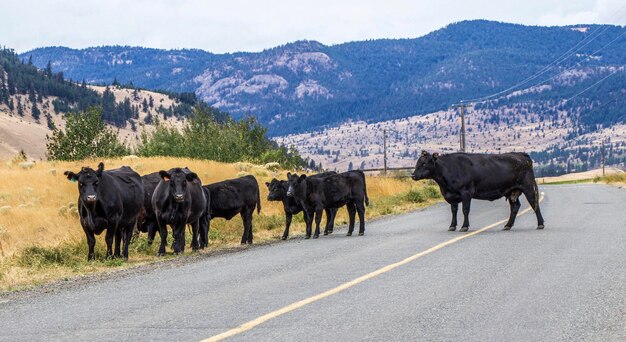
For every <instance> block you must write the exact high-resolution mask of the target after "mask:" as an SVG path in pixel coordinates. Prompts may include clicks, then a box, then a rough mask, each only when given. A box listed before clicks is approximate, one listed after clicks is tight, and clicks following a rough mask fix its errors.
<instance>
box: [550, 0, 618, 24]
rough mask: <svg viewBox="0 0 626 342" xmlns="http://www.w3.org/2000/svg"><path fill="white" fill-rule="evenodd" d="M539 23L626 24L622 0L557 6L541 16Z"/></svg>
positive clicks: (600, 0)
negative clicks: (585, 4)
mask: <svg viewBox="0 0 626 342" xmlns="http://www.w3.org/2000/svg"><path fill="white" fill-rule="evenodd" d="M539 23H540V24H541V25H575V24H597V23H602V24H614V25H622V26H623V25H626V3H624V1H623V0H596V1H592V2H591V4H590V5H589V4H588V5H587V6H569V7H566V6H558V7H556V8H554V9H553V10H552V11H550V12H548V13H546V14H544V15H542V16H541V18H540V20H539Z"/></svg>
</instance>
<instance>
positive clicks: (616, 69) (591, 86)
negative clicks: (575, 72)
mask: <svg viewBox="0 0 626 342" xmlns="http://www.w3.org/2000/svg"><path fill="white" fill-rule="evenodd" d="M624 67H626V64H624V65H622V66H620V67H618V68H615V70H614V71H613V72H612V73H610V74H608V75H606V76H605V77H603V78H601V79H600V80H599V81H598V82H596V83H594V84H592V85H590V86H589V87H587V88H585V89H584V90H583V91H581V92H579V93H578V94H576V95H574V96H572V97H570V98H569V99H567V100H565V103H567V102H569V101H570V100H572V99H574V98H576V97H578V96H580V95H582V94H584V93H585V92H587V91H588V90H589V89H591V88H593V87H595V86H596V85H598V84H600V83H602V82H604V80H606V79H607V78H609V77H611V76H613V75H615V74H616V73H617V72H618V71H621V70H624Z"/></svg>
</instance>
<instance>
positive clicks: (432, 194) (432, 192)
mask: <svg viewBox="0 0 626 342" xmlns="http://www.w3.org/2000/svg"><path fill="white" fill-rule="evenodd" d="M424 194H426V197H428V198H440V197H441V193H440V192H439V189H438V188H437V187H435V186H432V185H428V186H426V187H425V188H424Z"/></svg>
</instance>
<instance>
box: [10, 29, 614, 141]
mask: <svg viewBox="0 0 626 342" xmlns="http://www.w3.org/2000/svg"><path fill="white" fill-rule="evenodd" d="M589 38H593V39H589ZM585 39H587V40H585ZM581 41H582V42H585V44H579V45H578V46H577V44H578V43H580V42H581ZM574 46H577V47H579V49H577V50H576V53H575V54H571V56H569V58H567V59H563V60H562V61H560V62H559V63H558V64H556V65H553V68H550V69H548V70H546V72H544V73H543V74H542V75H541V76H540V77H536V78H534V79H532V81H530V82H526V83H525V84H523V85H521V86H520V87H518V88H517V90H519V91H521V92H519V93H517V94H514V96H509V97H503V98H500V99H499V102H498V103H495V104H487V106H495V107H499V106H501V105H503V104H504V105H509V104H513V103H519V102H527V101H536V100H538V101H542V102H544V103H553V104H556V105H557V106H558V107H559V108H560V109H562V110H566V111H571V112H577V113H580V122H581V124H582V125H586V126H587V129H594V127H593V126H594V125H596V124H602V125H605V126H606V125H610V124H611V123H614V122H622V121H623V120H624V117H623V115H622V114H621V113H620V112H619V110H618V109H619V108H622V107H624V105H626V102H625V101H626V100H624V97H623V96H620V94H622V93H623V92H624V90H625V89H626V87H625V86H624V78H625V76H624V72H623V66H624V64H626V28H623V27H619V26H608V25H603V26H598V25H577V26H566V27H536V26H523V25H516V24H505V23H499V22H492V21H484V20H475V21H464V22H460V23H454V24H450V25H448V26H446V27H444V28H442V29H440V30H437V31H434V32H432V33H430V34H428V35H425V36H423V37H420V38H415V39H382V40H371V41H362V42H351V43H345V44H339V45H334V46H326V45H323V44H320V43H318V42H315V41H299V42H295V43H291V44H286V45H282V46H278V47H275V48H272V49H268V50H265V51H262V52H259V53H233V54H221V55H218V54H211V53H208V52H204V51H200V50H156V49H146V48H135V47H121V46H112V47H96V48H88V49H83V50H73V49H67V48H60V47H53V48H41V49H36V50H33V51H30V52H26V53H24V54H22V55H21V57H22V58H24V59H27V58H29V57H30V56H32V58H33V63H34V64H35V65H37V66H40V67H42V68H44V67H45V66H46V64H47V63H48V61H51V66H52V69H53V70H54V71H63V72H64V73H65V74H66V75H69V76H70V77H71V78H74V79H80V80H82V79H85V80H86V81H87V82H88V83H90V82H93V83H99V82H104V83H111V82H113V80H114V79H117V80H119V82H121V83H130V82H132V83H133V84H135V85H137V86H141V87H149V88H162V89H169V90H172V91H185V92H195V93H196V94H197V96H198V97H199V98H201V99H203V100H204V101H206V102H207V103H208V104H209V105H213V106H216V107H218V108H221V109H223V110H226V111H229V112H231V113H232V114H233V115H234V116H235V117H241V116H243V115H245V114H252V115H255V116H257V117H258V118H259V120H260V121H261V122H262V123H265V124H267V125H268V127H269V132H270V134H272V135H284V134H287V133H294V132H304V131H309V130H312V129H319V128H321V127H329V126H334V125H337V124H339V123H342V122H347V121H351V120H365V121H368V122H375V121H382V120H389V119H395V118H403V117H408V116H411V115H416V114H425V113H430V112H434V111H438V110H442V109H446V108H447V107H448V106H449V105H451V104H453V103H458V102H459V101H460V100H463V99H472V98H477V97H481V96H485V95H489V94H493V93H497V92H499V91H502V90H505V89H507V88H509V87H510V86H511V85H514V84H516V83H518V82H520V81H522V80H524V79H526V78H527V77H528V76H529V75H533V74H534V73H536V72H537V71H540V70H542V69H543V68H544V67H545V66H546V65H549V64H550V63H551V62H553V61H555V60H557V59H558V58H559V57H560V56H562V55H563V53H565V52H567V51H568V50H569V49H570V48H572V47H574ZM616 68H622V71H620V72H618V73H617V74H615V75H613V76H611V78H609V79H607V80H606V81H605V82H603V83H602V87H593V88H592V89H590V90H588V91H587V92H585V93H584V94H582V95H580V96H578V97H577V98H576V99H575V100H573V101H569V102H567V103H561V101H562V100H563V99H567V98H569V97H571V96H574V95H576V94H578V93H579V92H581V91H583V90H585V89H586V88H588V87H590V86H591V85H593V84H595V83H596V82H598V81H599V80H601V79H603V78H605V77H607V75H609V74H610V73H612V72H613V71H615V69H616ZM505 95H506V94H505ZM496 99H497V98H496ZM599 107H601V108H602V110H601V111H600V110H599ZM546 108H547V107H546ZM539 114H540V115H546V116H550V115H553V112H550V111H548V112H546V113H541V112H540V113H539Z"/></svg>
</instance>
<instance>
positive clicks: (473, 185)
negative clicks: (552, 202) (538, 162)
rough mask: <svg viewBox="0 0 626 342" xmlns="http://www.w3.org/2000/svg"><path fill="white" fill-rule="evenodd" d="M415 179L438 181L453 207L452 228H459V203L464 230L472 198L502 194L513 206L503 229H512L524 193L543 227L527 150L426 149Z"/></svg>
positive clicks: (418, 165)
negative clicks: (493, 152)
mask: <svg viewBox="0 0 626 342" xmlns="http://www.w3.org/2000/svg"><path fill="white" fill-rule="evenodd" d="M412 178H413V180H420V179H433V180H434V181H435V182H437V184H438V185H439V188H440V189H441V194H442V195H443V197H444V198H445V199H446V201H447V202H448V203H450V205H451V207H452V223H450V228H449V229H448V230H450V231H454V230H456V225H457V222H456V214H457V211H458V209H459V203H463V226H462V227H461V229H460V231H461V232H465V231H467V230H468V229H469V218H468V216H469V212H470V202H471V200H472V198H475V199H480V200H489V201H494V200H497V199H499V198H502V197H505V198H506V199H507V200H508V201H509V204H510V206H511V216H510V217H509V221H508V222H507V223H506V225H505V226H504V230H509V229H511V227H513V224H514V223H515V217H516V216H517V212H518V210H519V208H520V206H521V204H520V201H519V197H520V196H521V195H522V193H523V194H524V196H526V199H527V200H528V202H529V203H530V205H531V207H532V208H533V209H534V210H535V214H536V215H537V229H543V227H544V225H543V217H542V216H541V210H540V209H539V194H538V190H537V183H536V182H535V174H534V173H533V162H532V160H531V159H530V156H529V155H528V154H526V153H516V152H513V153H503V154H475V153H451V154H444V155H441V156H440V155H439V154H438V153H433V154H430V153H428V152H426V151H423V152H422V155H421V156H420V158H419V160H418V161H417V164H416V165H415V171H414V172H413V175H412Z"/></svg>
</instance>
